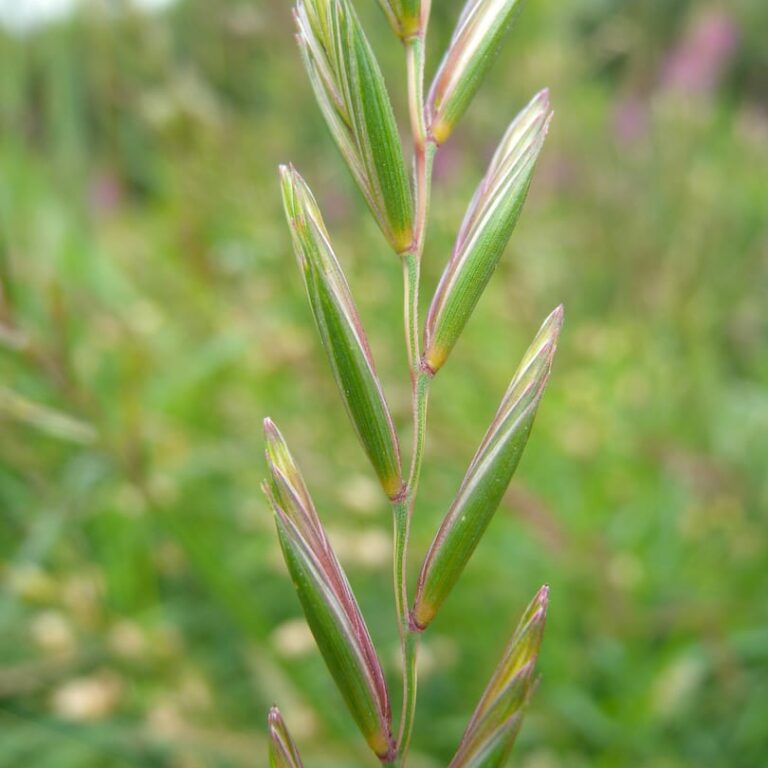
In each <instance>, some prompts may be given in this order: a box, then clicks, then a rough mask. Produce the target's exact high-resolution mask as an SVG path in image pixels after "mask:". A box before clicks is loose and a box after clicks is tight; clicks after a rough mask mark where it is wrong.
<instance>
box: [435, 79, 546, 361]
mask: <svg viewBox="0 0 768 768" xmlns="http://www.w3.org/2000/svg"><path fill="white" fill-rule="evenodd" d="M551 116H552V113H551V111H550V108H549V93H548V92H547V91H546V90H544V91H541V92H540V93H538V94H537V95H536V96H535V97H534V98H533V99H532V100H531V101H530V103H529V104H528V105H527V106H526V107H525V109H523V110H522V111H521V112H520V114H518V116H517V117H516V118H515V119H514V120H513V121H512V124H511V125H510V126H509V128H508V129H507V132H506V133H505V134H504V138H503V139H502V140H501V143H500V144H499V146H498V148H497V150H496V152H495V154H494V156H493V159H492V160H491V164H490V166H489V167H488V171H487V172H486V174H485V177H484V178H483V180H482V182H481V183H480V185H479V187H478V188H477V190H476V191H475V195H474V197H473V198H472V202H471V203H470V205H469V208H468V210H467V213H466V214H465V216H464V221H463V222H462V224H461V228H460V230H459V234H458V237H457V238H456V243H455V245H454V248H453V253H452V255H451V258H450V260H449V261H448V264H447V265H446V267H445V270H444V271H443V274H442V277H441V278H440V283H439V285H438V286H437V290H436V291H435V295H434V297H433V298H432V303H431V305H430V308H429V313H428V315H427V322H426V326H425V330H424V361H425V363H426V364H427V365H428V366H429V368H430V369H431V370H432V371H435V372H436V371H438V370H439V369H440V367H441V366H442V365H443V363H445V361H446V359H447V357H448V355H449V354H450V351H451V349H452V348H453V345H454V344H455V343H456V341H457V340H458V338H459V336H460V335H461V332H462V331H463V330H464V326H465V325H466V324H467V321H468V320H469V318H470V316H471V315H472V312H473V310H474V308H475V306H476V305H477V302H478V301H479V300H480V297H481V296H482V294H483V291H484V290H485V287H486V286H487V285H488V282H489V280H490V279H491V276H492V275H493V272H494V270H495V269H496V266H497V265H498V263H499V259H500V258H501V255H502V253H503V252H504V249H505V247H506V245H507V242H508V240H509V238H510V236H511V235H512V232H513V230H514V228H515V225H516V224H517V221H518V219H519V218H520V214H521V212H522V209H523V204H524V203H525V198H526V195H527V194H528V188H529V186H530V183H531V178H532V177H533V171H534V167H535V165H536V160H537V158H538V156H539V153H540V152H541V148H542V146H543V144H544V139H545V137H546V135H547V129H548V127H549V121H550V119H551Z"/></svg>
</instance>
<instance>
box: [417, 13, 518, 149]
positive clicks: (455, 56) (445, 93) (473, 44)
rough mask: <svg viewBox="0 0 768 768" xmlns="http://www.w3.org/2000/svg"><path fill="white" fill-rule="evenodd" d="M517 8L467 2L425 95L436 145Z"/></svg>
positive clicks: (473, 87)
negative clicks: (427, 96) (426, 95)
mask: <svg viewBox="0 0 768 768" xmlns="http://www.w3.org/2000/svg"><path fill="white" fill-rule="evenodd" d="M521 5H522V0H467V4H466V6H465V7H464V10H463V11H462V12H461V16H460V17H459V21H458V23H457V24H456V29H455V30H454V33H453V37H452V38H451V42H450V45H449V46H448V50H447V52H446V54H445V56H444V58H443V61H442V62H441V64H440V68H439V69H438V71H437V74H436V75H435V79H434V80H433V81H432V87H431V88H430V91H429V99H428V102H427V118H428V122H429V127H430V132H431V134H432V137H433V138H434V139H435V141H436V142H437V143H438V144H442V143H443V142H444V141H445V140H446V139H447V138H448V136H450V134H451V131H452V130H453V128H454V126H455V124H456V122H457V121H458V119H459V118H460V117H461V115H462V114H463V113H464V110H465V109H466V108H467V106H468V105H469V102H470V101H471V100H472V97H473V96H474V95H475V93H476V91H477V89H478V88H479V87H480V83H481V82H482V80H483V77H484V75H485V73H486V72H487V70H488V68H489V67H490V66H491V64H492V62H493V60H494V58H495V57H496V54H497V53H498V51H499V47H500V45H501V41H502V39H503V38H504V35H505V34H506V32H507V31H508V29H509V28H510V26H511V25H512V22H513V21H514V19H515V16H516V15H517V12H518V10H519V9H520V6H521Z"/></svg>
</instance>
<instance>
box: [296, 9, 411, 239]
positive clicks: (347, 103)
mask: <svg viewBox="0 0 768 768" xmlns="http://www.w3.org/2000/svg"><path fill="white" fill-rule="evenodd" d="M295 17H296V24H297V27H298V30H299V33H298V41H299V46H300V48H301V52H302V55H303V58H304V63H305V65H306V68H307V72H308V73H309V78H310V81H311V83H312V88H313V89H314V92H315V96H316V98H317V102H318V104H319V106H320V109H321V110H322V112H323V116H324V117H325V120H326V123H327V124H328V128H329V129H330V131H331V135H332V136H333V138H334V140H335V141H336V144H337V146H338V147H339V150H340V152H341V154H342V155H343V156H344V159H345V160H346V161H347V165H348V166H349V168H350V170H351V172H352V175H353V176H354V178H355V181H356V182H357V184H358V186H359V187H360V190H361V192H362V193H363V196H364V197H365V199H366V201H367V202H368V205H369V206H370V209H371V212H372V213H373V215H374V217H375V218H376V221H377V222H378V224H379V227H380V228H381V231H382V232H383V233H384V236H385V237H386V238H387V240H388V241H389V242H390V244H391V245H392V247H393V248H394V249H395V251H397V253H402V252H404V251H407V250H408V248H409V247H410V246H411V241H412V239H413V201H412V198H411V188H410V185H409V182H408V174H407V173H406V168H405V160H404V158H403V149H402V146H401V144H400V136H399V134H398V131H397V124H396V123H395V116H394V113H393V111H392V105H391V104H390V101H389V96H388V95H387V89H386V86H385V84H384V78H383V77H382V74H381V70H380V69H379V65H378V63H377V62H376V58H375V56H374V54H373V50H372V49H371V46H370V45H369V43H368V40H367V39H366V37H365V34H364V33H363V30H362V27H361V26H360V22H359V21H358V19H357V15H356V13H355V11H354V9H353V8H352V6H351V5H350V3H349V2H347V0H300V1H299V3H298V5H297V7H296V14H295Z"/></svg>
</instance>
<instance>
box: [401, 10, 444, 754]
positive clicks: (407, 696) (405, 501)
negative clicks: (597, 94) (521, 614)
mask: <svg viewBox="0 0 768 768" xmlns="http://www.w3.org/2000/svg"><path fill="white" fill-rule="evenodd" d="M425 7H428V5H426V6H425ZM427 13H428V12H427ZM425 30H426V21H425V20H424V23H423V25H422V29H421V31H420V33H419V34H418V35H416V36H414V37H412V38H409V39H408V40H406V41H405V51H406V64H407V69H408V103H409V107H410V115H411V130H412V133H413V143H414V155H413V177H414V196H415V217H414V226H413V243H412V245H411V248H410V249H409V250H408V252H407V253H405V254H403V284H404V302H403V308H404V320H405V340H406V346H407V350H408V364H409V369H410V376H411V387H412V406H413V449H412V452H411V461H410V467H409V470H408V476H407V480H406V485H405V492H404V494H403V495H402V497H401V498H400V499H399V500H398V501H397V502H395V503H394V505H393V512H394V527H395V553H394V571H395V573H394V577H395V604H396V607H397V617H398V628H399V632H400V643H401V646H402V657H403V708H402V713H401V717H400V732H399V735H398V740H397V758H396V762H395V763H393V765H396V766H399V768H403V766H404V765H405V760H406V756H407V754H408V747H409V744H410V739H411V732H412V730H413V722H414V714H415V710H416V688H417V674H416V661H417V655H418V647H419V638H420V633H418V632H414V631H412V628H411V626H410V615H409V608H408V605H409V604H408V587H407V565H408V540H409V537H410V527H411V517H412V516H413V507H414V503H415V500H416V491H417V488H418V483H419V475H420V473H421V464H422V459H423V456H424V442H425V435H426V423H427V405H428V400H429V384H430V381H431V380H432V374H431V373H430V372H429V371H428V370H426V369H424V368H423V366H422V364H421V349H420V343H419V341H420V329H419V282H420V272H421V256H422V253H423V251H424V235H425V231H426V225H427V217H428V214H429V193H430V185H431V178H432V162H433V159H434V154H435V149H436V146H435V144H434V143H433V142H431V141H429V140H428V138H427V127H426V120H425V114H424V36H425Z"/></svg>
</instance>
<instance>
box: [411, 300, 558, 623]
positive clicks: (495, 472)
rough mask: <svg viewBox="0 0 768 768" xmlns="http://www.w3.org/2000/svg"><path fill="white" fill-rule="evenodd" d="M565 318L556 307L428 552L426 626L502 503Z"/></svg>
mask: <svg viewBox="0 0 768 768" xmlns="http://www.w3.org/2000/svg"><path fill="white" fill-rule="evenodd" d="M562 322H563V309H562V307H558V308H557V309H555V311H554V312H552V314H551V315H550V316H549V317H548V318H547V319H546V320H545V321H544V324H543V325H542V326H541V328H540V330H539V332H538V334H537V335H536V338H535V339H534V341H533V343H532V344H531V346H530V347H529V348H528V351H527V352H526V353H525V356H524V357H523V360H522V362H521V364H520V367H519V368H518V369H517V372H516V373H515V376H514V378H513V379H512V382H511V384H510V385H509V388H508V389H507V391H506V393H505V395H504V398H503V399H502V401H501V405H500V406H499V409H498V411H497V412H496V415H495V417H494V419H493V421H492V422H491V426H490V427H489V428H488V431H487V432H486V434H485V437H484V438H483V441H482V443H481V444H480V447H479V448H478V449H477V452H476V453H475V456H474V458H473V459H472V463H471V464H470V465H469V469H468V470H467V473H466V475H465V476H464V480H463V481H462V483H461V487H460V488H459V491H458V493H457V494H456V498H455V499H454V502H453V504H452V505H451V509H450V510H449V512H448V514H447V515H446V517H445V519H444V520H443V523H442V525H441V526H440V530H439V531H438V532H437V535H436V536H435V539H434V541H433V542H432V546H431V547H430V549H429V552H428V553H427V557H426V559H425V561H424V565H423V566H422V569H421V575H420V576H419V581H418V586H417V588H416V599H415V603H414V608H413V621H414V623H415V625H416V626H417V627H418V628H419V629H424V628H425V627H426V626H427V625H428V624H429V622H430V621H432V619H433V618H434V616H435V614H436V613H437V611H438V609H439V608H440V606H441V605H442V603H443V601H444V600H445V598H446V597H447V596H448V594H449V592H450V591H451V589H452V588H453V586H454V584H455V583H456V581H457V580H458V578H459V576H460V575H461V573H462V571H463V570H464V567H465V566H466V564H467V562H468V561H469V558H470V557H471V556H472V553H473V552H474V551H475V547H477V545H478V543H479V542H480V539H481V537H482V535H483V533H484V532H485V529H486V528H487V527H488V524H489V523H490V522H491V518H492V517H493V515H494V513H495V512H496V509H497V507H498V506H499V504H500V503H501V499H502V497H503V496H504V493H505V491H506V490H507V486H508V485H509V482H510V480H511V479H512V475H513V474H514V473H515V470H516V469H517V465H518V463H519V461H520V457H521V456H522V453H523V449H524V448H525V445H526V443H527V442H528V436H529V435H530V432H531V428H532V427H533V422H534V419H535V417H536V411H537V409H538V406H539V401H540V400H541V396H542V394H543V393H544V387H545V386H546V383H547V380H548V378H549V373H550V370H551V367H552V360H553V357H554V354H555V348H556V345H557V338H558V335H559V333H560V328H561V326H562Z"/></svg>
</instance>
